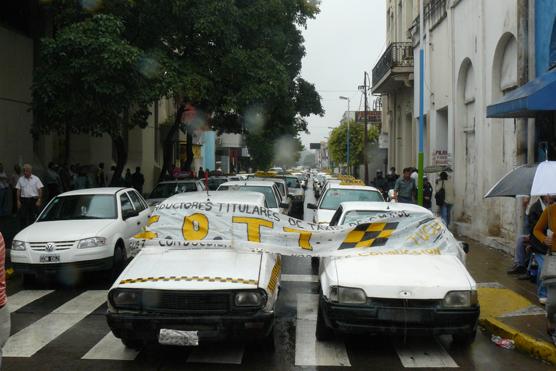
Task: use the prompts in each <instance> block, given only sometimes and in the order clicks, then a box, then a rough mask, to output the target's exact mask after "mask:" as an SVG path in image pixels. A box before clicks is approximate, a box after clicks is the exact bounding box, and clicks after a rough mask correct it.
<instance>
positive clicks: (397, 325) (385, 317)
mask: <svg viewBox="0 0 556 371" xmlns="http://www.w3.org/2000/svg"><path fill="white" fill-rule="evenodd" d="M386 212H388V213H394V214H396V213H397V214H398V215H402V213H403V215H406V216H407V215H415V216H417V215H423V216H430V217H431V218H432V217H433V214H432V213H431V212H430V211H429V210H427V209H425V208H422V207H420V206H417V205H410V204H402V203H386V202H345V203H341V204H340V206H339V207H338V209H337V211H336V212H335V214H334V216H333V217H332V219H331V222H330V225H331V226H335V225H345V226H348V225H350V226H356V227H355V229H354V230H353V231H351V232H350V233H349V235H348V236H347V238H346V239H345V240H344V242H343V243H342V246H340V249H357V248H367V249H366V253H365V254H362V255H361V256H352V257H347V258H346V257H342V258H321V259H320V262H319V281H320V299H319V308H318V314H317V327H316V337H317V339H318V340H322V341H325V340H329V339H331V338H332V337H333V336H334V334H336V333H350V334H351V333H381V332H382V333H400V334H422V333H432V334H451V335H452V336H453V339H454V341H457V342H460V343H462V344H470V343H471V342H472V341H473V339H474V337H475V332H476V329H477V321H478V317H479V306H478V303H477V291H476V290H477V284H476V283H475V281H474V280H473V278H472V277H471V275H470V274H469V272H468V271H467V269H466V268H465V251H466V250H467V248H468V247H467V248H465V246H464V244H461V243H459V245H458V250H457V251H459V253H458V255H434V254H433V255H401V254H379V253H376V252H375V253H374V254H373V253H372V252H373V250H372V248H373V247H384V246H388V245H387V242H388V238H389V237H390V236H391V235H392V233H394V232H395V230H396V228H398V224H399V223H397V222H389V223H380V222H378V223H365V224H359V223H358V221H359V222H361V221H362V220H365V219H368V218H370V217H374V216H377V215H380V214H384V213H386ZM437 222H438V223H441V221H440V220H439V219H437ZM444 233H450V232H449V231H448V230H447V229H444ZM423 237H424V238H427V236H426V235H423ZM450 240H451V241H454V244H458V241H457V240H455V239H450ZM369 248H370V249H369Z"/></svg>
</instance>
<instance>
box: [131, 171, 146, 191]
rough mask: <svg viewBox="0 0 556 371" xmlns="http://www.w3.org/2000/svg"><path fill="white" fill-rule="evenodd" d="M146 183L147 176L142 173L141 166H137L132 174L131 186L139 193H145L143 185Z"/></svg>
mask: <svg viewBox="0 0 556 371" xmlns="http://www.w3.org/2000/svg"><path fill="white" fill-rule="evenodd" d="M144 184H145V177H144V176H143V174H141V167H140V166H137V167H136V168H135V172H134V173H133V175H132V176H131V186H132V187H133V188H135V189H136V190H137V191H139V193H141V194H143V185H144Z"/></svg>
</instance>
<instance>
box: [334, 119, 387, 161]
mask: <svg viewBox="0 0 556 371" xmlns="http://www.w3.org/2000/svg"><path fill="white" fill-rule="evenodd" d="M347 127H348V123H347V122H344V123H343V124H341V125H340V126H338V127H336V128H335V129H334V130H332V132H331V133H330V139H329V140H328V151H329V154H330V158H331V159H332V161H334V162H336V163H339V164H343V163H346V161H347V158H346V155H347V141H346V137H347ZM379 134H380V132H379V130H378V127H377V126H375V125H369V126H368V133H367V139H368V143H372V142H375V141H376V140H377V139H378V136H379ZM364 138H365V128H364V125H363V124H356V123H355V121H350V123H349V154H350V155H349V156H350V157H349V166H354V165H357V164H360V163H362V162H363V149H364Z"/></svg>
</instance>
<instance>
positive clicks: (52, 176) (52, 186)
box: [44, 161, 62, 203]
mask: <svg viewBox="0 0 556 371" xmlns="http://www.w3.org/2000/svg"><path fill="white" fill-rule="evenodd" d="M44 182H45V183H46V192H47V197H46V203H48V202H49V201H50V200H52V199H53V198H54V197H56V196H57V195H59V194H60V190H61V189H62V180H61V179H60V175H58V171H57V167H56V164H55V163H54V162H52V161H50V162H49V163H48V168H47V170H46V177H45V179H44Z"/></svg>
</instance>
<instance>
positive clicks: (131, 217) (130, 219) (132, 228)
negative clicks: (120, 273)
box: [120, 192, 141, 253]
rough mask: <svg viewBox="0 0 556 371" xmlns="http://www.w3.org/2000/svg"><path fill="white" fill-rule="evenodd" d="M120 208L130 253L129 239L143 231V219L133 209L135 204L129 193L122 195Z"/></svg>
mask: <svg viewBox="0 0 556 371" xmlns="http://www.w3.org/2000/svg"><path fill="white" fill-rule="evenodd" d="M120 208H121V213H122V220H123V223H124V230H123V231H122V235H123V237H124V242H125V246H126V251H127V252H128V253H129V239H130V238H131V237H133V236H135V235H136V234H137V233H139V231H140V230H141V218H140V214H139V212H138V211H136V210H135V207H133V203H132V202H131V199H130V197H129V196H128V193H127V192H122V193H120Z"/></svg>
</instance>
